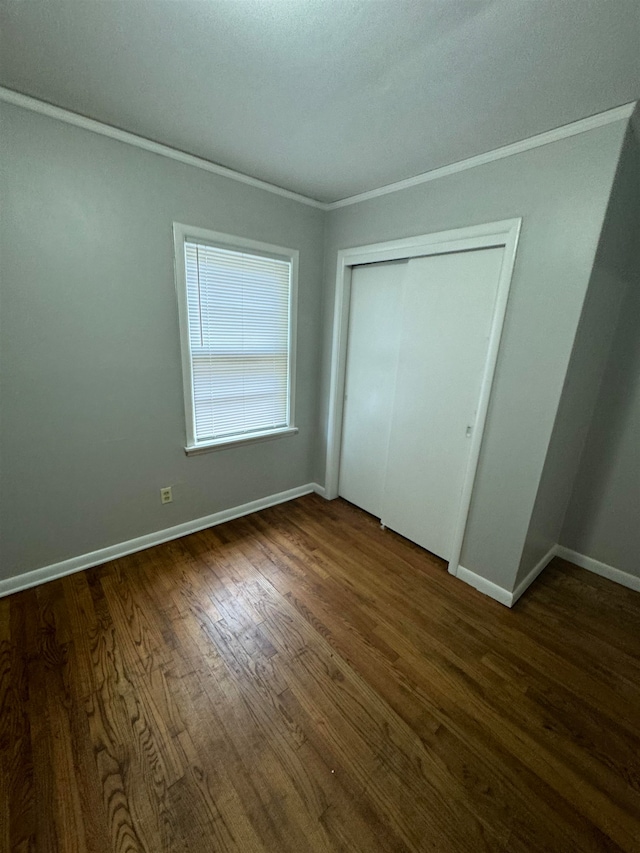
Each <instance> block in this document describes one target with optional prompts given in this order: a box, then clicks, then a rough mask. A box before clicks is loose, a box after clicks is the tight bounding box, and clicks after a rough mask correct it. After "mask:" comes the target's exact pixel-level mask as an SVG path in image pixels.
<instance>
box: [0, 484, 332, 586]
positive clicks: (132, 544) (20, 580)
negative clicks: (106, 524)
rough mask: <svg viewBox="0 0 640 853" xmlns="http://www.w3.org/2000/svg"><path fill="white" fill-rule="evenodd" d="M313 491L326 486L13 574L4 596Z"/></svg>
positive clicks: (290, 491) (277, 496)
mask: <svg viewBox="0 0 640 853" xmlns="http://www.w3.org/2000/svg"><path fill="white" fill-rule="evenodd" d="M312 492H316V493H317V494H319V495H322V496H324V488H323V487H322V486H319V485H318V484H317V483H307V484H306V485H304V486H297V487H296V488H294V489H287V491H285V492H278V493H277V494H275V495H268V496H267V497H265V498H259V499H258V500H255V501H250V502H249V503H246V504H242V505H241V506H236V507H232V508H230V509H223V510H221V511H220V512H214V513H213V514H212V515H205V516H203V517H202V518H196V519H194V520H193V521H186V522H184V524H176V525H175V527H167V528H165V529H164V530H158V531H156V532H155V533H147V534H146V535H144V536H138V537H137V538H136V539H129V540H128V541H127V542H120V543H118V544H117V545H110V546H108V547H107V548H100V549H99V550H98V551H91V552H90V553H89V554H81V555H80V556H79V557H72V558H71V559H69V560H62V562H60V563H53V564H52V565H50V566H44V567H43V568H41V569H34V570H33V571H30V572H23V573H22V574H19V575H15V576H14V577H12V578H7V579H5V580H0V598H2V597H4V596H5V595H11V594H12V593H14V592H20V591H21V590H23V589H30V588H31V587H33V586H38V585H39V584H41V583H47V581H52V580H55V579H56V578H62V577H64V576H65V575H71V574H73V573H74V572H81V571H83V570H84V569H90V568H93V566H100V565H102V564H103V563H108V562H109V560H117V559H118V558H119V557H126V556H127V555H128V554H135V553H136V551H144V549H145V548H152V547H153V546H154V545H161V544H162V543H163V542H170V541H171V540H172V539H179V538H180V537H181V536H187V535H188V534H189V533H196V532H197V531H198V530H205V529H206V528H207V527H215V526H216V525H218V524H224V522H225V521H233V519H234V518H241V517H242V516H243V515H250V514H251V513H252V512H258V511H259V510H261V509H267V508H268V507H270V506H276V505H277V504H281V503H285V502H286V501H291V500H293V499H294V498H300V497H302V496H303V495H309V494H311V493H312Z"/></svg>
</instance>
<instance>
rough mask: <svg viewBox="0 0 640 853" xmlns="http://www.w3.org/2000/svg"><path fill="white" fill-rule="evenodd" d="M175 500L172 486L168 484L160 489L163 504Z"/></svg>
mask: <svg viewBox="0 0 640 853" xmlns="http://www.w3.org/2000/svg"><path fill="white" fill-rule="evenodd" d="M172 500H173V497H172V495H171V486H167V487H166V488H164V489H160V502H161V503H163V504H170V503H171V501H172Z"/></svg>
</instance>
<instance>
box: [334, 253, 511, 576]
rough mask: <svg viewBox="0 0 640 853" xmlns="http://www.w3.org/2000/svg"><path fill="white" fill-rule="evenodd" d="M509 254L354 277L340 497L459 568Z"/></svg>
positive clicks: (372, 270) (399, 265)
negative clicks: (466, 495) (457, 544)
mask: <svg viewBox="0 0 640 853" xmlns="http://www.w3.org/2000/svg"><path fill="white" fill-rule="evenodd" d="M503 255H504V247H503V246H500V247H497V248H483V249H474V250H470V251H460V252H451V253H448V254H436V255H429V256H426V257H417V258H411V259H408V260H402V261H392V262H387V263H373V264H366V265H361V266H354V267H353V270H352V275H351V299H350V309H349V325H348V339H347V362H346V377H345V401H344V412H343V424H342V446H341V456H340V479H339V494H340V495H341V496H342V497H344V498H346V500H348V501H351V502H352V503H354V504H356V505H357V506H360V507H362V508H363V509H365V510H366V511H367V512H370V513H372V514H373V515H375V516H376V517H378V518H380V520H381V522H382V524H384V525H385V526H386V527H389V528H390V529H392V530H395V531H397V532H398V533H400V534H402V535H403V536H406V537H407V538H408V539H411V540H412V541H414V542H416V543H418V544H419V545H421V546H422V547H424V548H426V549H428V550H429V551H431V552H433V553H434V554H437V555H438V556H440V557H443V558H444V559H446V560H449V559H450V557H451V550H452V545H453V539H454V533H455V530H456V525H457V523H458V516H459V512H460V502H461V497H462V490H463V485H464V481H465V475H466V472H467V465H468V463H469V448H470V438H471V436H472V434H473V430H474V426H475V420H476V414H477V410H478V404H479V399H480V391H481V386H482V380H483V376H484V373H485V365H486V361H487V351H488V345H489V337H490V333H491V327H492V322H493V315H494V307H495V303H496V296H497V293H498V284H499V280H500V272H501V267H502V261H503Z"/></svg>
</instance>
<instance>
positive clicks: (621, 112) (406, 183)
mask: <svg viewBox="0 0 640 853" xmlns="http://www.w3.org/2000/svg"><path fill="white" fill-rule="evenodd" d="M636 103H638V102H637V101H632V102H631V103H629V104H623V105H622V106H620V107H614V108H613V109H611V110H606V111H605V112H603V113H596V114H595V115H592V116H589V117H588V118H583V119H580V120H579V121H574V122H571V124H565V125H562V127H556V128H554V130H547V131H545V132H544V133H538V134H537V135H536V136H530V137H528V138H527V139H521V140H520V141H519V142H513V143H512V144H510V145H504V146H503V147H502V148H494V149H493V151H487V152H486V153H485V154H477V155H476V156H475V157H469V158H468V159H466V160H459V161H458V162H456V163H450V164H449V165H448V166H441V167H440V168H439V169H431V171H429V172H423V173H422V174H421V175H415V177H413V178H406V179H405V180H403V181H396V182H395V183H393V184H386V185H385V186H383V187H378V188H377V189H375V190H368V191H367V192H364V193H358V195H352V196H349V197H348V198H343V199H340V201H334V202H331V203H330V204H326V205H325V210H337V209H338V208H340V207H348V206H349V205H351V204H358V203H359V202H361V201H368V200H369V199H372V198H378V197H379V196H382V195H388V194H389V193H395V192H399V191H400V190H406V189H409V188H410V187H417V186H419V185H420V184H426V183H428V182H429V181H437V180H438V178H446V177H447V176H449V175H455V174H457V173H458V172H465V171H466V170H467V169H474V168H475V167H476V166H483V165H485V163H493V162H494V161H495V160H503V159H504V158H505V157H512V156H513V155H514V154H522V153H523V152H524V151H531V150H532V149H533V148H540V147H541V146H543V145H549V143H551V142H558V141H559V140H561V139H568V138H569V137H570V136H577V135H578V134H580V133H586V131H588V130H594V129H595V128H597V127H603V126H604V125H606V124H612V123H613V122H616V121H623V120H624V119H629V118H631V116H632V114H633V111H634V109H635V107H636Z"/></svg>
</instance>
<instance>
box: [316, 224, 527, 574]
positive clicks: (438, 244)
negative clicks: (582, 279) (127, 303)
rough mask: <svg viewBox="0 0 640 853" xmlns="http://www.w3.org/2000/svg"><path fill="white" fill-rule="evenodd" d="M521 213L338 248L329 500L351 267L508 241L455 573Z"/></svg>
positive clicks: (333, 491) (338, 435)
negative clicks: (478, 223)
mask: <svg viewBox="0 0 640 853" xmlns="http://www.w3.org/2000/svg"><path fill="white" fill-rule="evenodd" d="M521 224H522V220H521V219H506V220H503V221H500V222H490V223H487V224H483V225H473V226H469V227H467V228H458V229H455V230H449V231H441V232H438V233H436V234H422V235H419V236H417V237H407V238H403V239H401V240H392V241H389V242H386V243H374V244H371V245H368V246H357V247H355V248H351V249H342V250H341V251H339V252H338V268H337V274H336V293H335V303H334V315H333V345H332V354H331V385H330V389H329V418H328V429H327V460H326V475H325V489H326V495H327V498H328V499H329V500H331V499H332V498H336V497H337V496H338V482H339V472H340V448H341V440H342V418H343V409H344V383H345V373H346V361H347V358H346V356H347V330H348V324H349V302H350V289H351V268H352V267H353V266H354V265H356V264H361V263H375V262H379V261H390V260H399V259H404V258H414V257H424V256H427V255H437V254H442V253H444V252H456V251H468V250H469V249H479V248H488V247H491V246H504V257H503V262H502V269H501V272H500V280H499V282H498V292H497V296H496V302H495V306H494V314H493V321H492V324H491V334H490V337H489V346H488V349H487V358H486V362H485V368H484V373H483V377H482V386H481V390H480V398H479V401H478V413H477V416H476V422H475V427H474V430H473V434H472V438H471V442H470V447H469V456H468V462H467V470H466V473H465V480H464V486H463V490H462V496H461V499H460V508H459V512H458V519H457V522H456V532H455V535H454V542H453V547H452V553H451V559H450V561H449V571H450V573H451V574H456V573H457V570H458V563H459V561H460V552H461V550H462V541H463V539H464V531H465V528H466V524H467V518H468V515H469V507H470V505H471V496H472V493H473V484H474V481H475V476H476V471H477V468H478V460H479V458H480V447H481V444H482V437H483V435H484V429H485V425H486V420H487V411H488V408H489V399H490V396H491V386H492V383H493V377H494V375H495V369H496V364H497V359H498V351H499V347H500V338H501V336H502V329H503V326H504V319H505V316H506V310H507V301H508V299H509V290H510V287H511V278H512V275H513V267H514V264H515V258H516V250H517V245H518V238H519V235H520V227H521Z"/></svg>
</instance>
